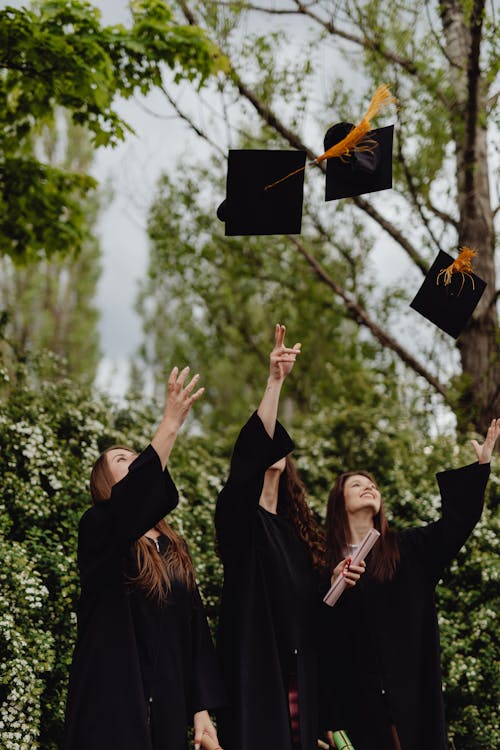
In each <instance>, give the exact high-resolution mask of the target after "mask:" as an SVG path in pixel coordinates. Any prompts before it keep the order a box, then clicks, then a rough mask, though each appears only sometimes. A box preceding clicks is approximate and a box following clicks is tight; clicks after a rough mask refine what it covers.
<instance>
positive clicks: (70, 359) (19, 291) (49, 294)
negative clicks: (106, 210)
mask: <svg viewBox="0 0 500 750" xmlns="http://www.w3.org/2000/svg"><path fill="white" fill-rule="evenodd" d="M35 149H36V151H37V152H38V153H40V152H42V153H43V157H44V161H45V162H46V163H47V164H50V165H51V167H54V168H56V169H64V170H66V171H72V172H87V171H88V170H89V169H90V166H91V163H92V161H93V157H94V149H93V148H92V145H91V143H90V138H89V135H88V133H87V132H86V131H85V129H84V128H82V127H81V126H79V125H74V124H73V123H72V121H71V120H70V119H69V118H68V117H67V115H66V114H65V112H64V111H61V112H60V113H59V117H57V118H56V121H55V122H54V124H53V125H52V126H45V127H44V129H43V130H42V132H41V134H40V136H39V137H38V138H37V139H36V141H35ZM101 203H102V196H100V195H99V194H98V193H97V192H94V193H92V194H91V195H89V196H87V197H86V198H84V199H83V200H82V205H81V209H82V216H83V220H84V222H85V235H86V238H85V240H84V241H83V243H82V247H81V249H80V252H79V253H77V254H75V253H71V254H69V255H59V254H55V255H53V256H52V257H51V258H41V259H40V260H37V261H36V260H33V261H32V262H31V263H30V264H29V265H28V266H27V267H26V266H19V265H16V264H15V263H14V261H13V260H12V258H11V257H10V256H8V255H6V256H3V257H0V308H1V309H2V314H3V329H2V332H1V335H2V339H3V344H2V345H1V351H2V356H3V362H4V366H9V369H10V372H11V375H12V376H13V377H14V375H15V371H16V365H17V362H18V360H20V359H23V360H31V361H32V360H33V359H36V357H37V356H38V355H40V354H41V353H43V352H44V351H46V350H47V351H50V352H53V353H54V354H55V355H57V356H59V357H60V358H64V360H65V361H66V363H67V364H66V372H65V373H63V372H60V373H58V375H57V377H64V376H72V377H75V378H82V377H83V378H87V379H93V378H94V377H95V373H96V368H97V364H98V359H99V339H98V330H97V320H98V311H97V309H96V306H95V293H96V285H97V281H98V279H99V274H100V247H99V242H98V240H97V239H96V236H95V225H96V222H97V217H98V213H99V210H100V208H101V206H100V204H101ZM82 226H83V224H82Z"/></svg>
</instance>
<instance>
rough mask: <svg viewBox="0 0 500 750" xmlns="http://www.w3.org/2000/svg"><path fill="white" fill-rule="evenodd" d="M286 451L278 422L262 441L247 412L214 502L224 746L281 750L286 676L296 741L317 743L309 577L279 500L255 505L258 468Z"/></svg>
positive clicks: (307, 746)
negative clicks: (274, 509) (294, 696)
mask: <svg viewBox="0 0 500 750" xmlns="http://www.w3.org/2000/svg"><path fill="white" fill-rule="evenodd" d="M292 449H293V442H292V440H291V438H290V437H289V436H288V434H287V433H286V432H285V430H284V429H283V427H282V426H281V425H280V424H279V423H277V424H276V430H275V435H274V438H273V439H271V438H270V437H269V435H268V434H267V432H266V430H265V428H264V426H263V424H262V422H261V420H260V418H259V417H258V415H257V414H253V416H252V417H251V418H250V420H249V421H248V422H247V424H246V425H245V426H244V427H243V429H242V430H241V432H240V435H239V437H238V440H237V442H236V445H235V448H234V452H233V456H232V460H231V470H230V475H229V479H228V481H227V483H226V485H225V487H224V489H223V490H222V492H221V493H220V495H219V498H218V500H217V507H216V514H215V524H216V531H217V542H218V547H219V552H220V554H221V557H222V561H223V564H224V585H223V591H222V601H221V610H220V622H219V629H218V637H217V650H218V654H219V656H220V660H221V664H222V668H223V674H224V678H225V683H226V687H227V689H228V695H229V706H228V708H227V709H224V710H223V711H220V712H218V714H217V719H218V734H219V739H220V740H221V744H222V746H223V748H224V750H250V749H251V750H255V748H259V750H290V748H291V747H292V739H291V732H290V716H289V706H288V687H289V684H290V675H296V680H297V684H298V696H299V701H298V702H299V721H300V748H301V750H313V748H315V747H316V742H317V736H318V735H317V679H318V676H317V653H316V641H317V638H316V634H315V632H314V629H315V626H316V625H317V620H316V614H317V613H318V611H319V605H318V601H320V599H319V588H318V583H317V581H316V578H315V575H314V573H313V569H312V564H311V562H310V558H309V554H308V552H307V550H306V548H305V546H304V545H303V544H302V543H301V541H300V540H299V539H298V537H297V535H296V534H295V530H294V527H293V525H292V524H291V522H290V521H289V520H287V519H286V518H285V517H283V516H281V515H279V510H280V505H279V502H278V515H275V514H273V513H270V512H268V511H266V510H265V509H264V508H262V507H261V506H259V498H260V494H261V491H262V486H263V481H264V473H265V471H266V469H267V468H268V467H269V466H271V465H272V464H273V463H275V462H276V461H277V460H278V459H280V458H282V457H283V456H285V455H287V454H288V453H290V451H291V450H292ZM292 684H293V680H292Z"/></svg>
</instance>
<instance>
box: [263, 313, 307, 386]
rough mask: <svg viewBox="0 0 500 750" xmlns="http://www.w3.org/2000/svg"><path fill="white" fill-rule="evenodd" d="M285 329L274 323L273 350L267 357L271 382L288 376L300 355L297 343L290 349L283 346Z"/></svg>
mask: <svg viewBox="0 0 500 750" xmlns="http://www.w3.org/2000/svg"><path fill="white" fill-rule="evenodd" d="M285 333H286V327H285V326H282V325H280V324H279V323H276V329H275V332H274V342H275V343H274V348H273V350H272V352H271V354H270V355H269V377H270V378H272V379H273V380H280V381H283V380H284V379H285V378H286V376H287V375H289V374H290V373H291V371H292V369H293V366H294V364H295V360H296V359H297V355H298V354H300V347H301V345H300V344H299V343H297V344H294V346H293V347H292V348H291V349H290V348H287V347H286V346H285Z"/></svg>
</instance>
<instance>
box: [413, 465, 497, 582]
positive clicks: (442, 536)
mask: <svg viewBox="0 0 500 750" xmlns="http://www.w3.org/2000/svg"><path fill="white" fill-rule="evenodd" d="M489 475H490V465H489V464H479V463H474V464H471V465H469V466H463V467H462V468H460V469H454V470H448V471H442V472H440V473H439V474H437V475H436V478H437V482H438V486H439V490H440V493H441V503H442V513H441V518H440V520H439V521H436V522H435V523H431V524H429V525H427V526H422V527H420V528H417V529H412V530H411V531H410V532H408V533H407V534H406V535H405V533H404V532H403V535H402V537H403V538H404V539H405V543H406V545H407V546H409V547H410V548H411V549H412V550H413V551H414V553H415V554H416V555H418V556H419V557H420V559H421V562H422V564H423V565H424V567H425V568H426V569H427V571H428V573H429V575H430V577H431V578H432V580H433V582H434V583H437V581H438V580H439V579H440V578H441V576H442V574H443V571H444V568H445V567H446V566H447V565H448V564H449V563H450V562H451V560H453V558H454V557H456V555H457V553H458V552H459V550H460V548H461V547H462V546H463V545H464V544H465V542H466V541H467V539H468V537H469V536H470V534H471V533H472V530H473V529H474V526H475V525H476V524H477V522H478V521H479V519H480V517H481V513H482V510H483V504H484V493H485V490H486V485H487V483H488V477H489Z"/></svg>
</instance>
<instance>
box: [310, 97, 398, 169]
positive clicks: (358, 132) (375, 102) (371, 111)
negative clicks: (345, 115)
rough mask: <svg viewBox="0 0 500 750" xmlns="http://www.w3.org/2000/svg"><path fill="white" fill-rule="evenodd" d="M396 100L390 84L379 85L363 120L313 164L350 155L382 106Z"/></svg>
mask: <svg viewBox="0 0 500 750" xmlns="http://www.w3.org/2000/svg"><path fill="white" fill-rule="evenodd" d="M396 101H397V99H396V98H395V97H394V96H392V94H391V91H390V89H389V86H388V85H387V84H386V83H383V84H382V85H381V86H379V87H378V89H377V90H376V91H375V93H374V95H373V98H372V100H371V102H370V106H369V107H368V109H367V111H366V114H365V116H364V117H363V119H362V120H361V122H360V123H358V124H357V125H355V126H354V127H353V129H352V130H351V132H350V133H348V134H347V135H346V137H345V138H343V139H342V140H341V141H339V142H338V143H334V145H333V146H331V148H329V149H328V150H327V151H325V153H324V154H321V156H318V157H317V158H316V159H315V160H314V162H313V164H319V163H320V162H322V161H324V160H325V159H331V158H333V157H335V156H348V155H349V154H350V153H351V151H353V150H354V148H355V147H356V146H357V145H358V144H359V143H360V142H361V141H362V140H363V138H364V136H365V135H366V134H367V133H368V132H369V130H370V129H371V120H372V119H373V118H374V117H375V115H377V114H378V113H379V111H380V110H381V109H382V107H386V106H387V105H388V104H392V103H393V102H396ZM365 150H369V149H367V148H366V146H365Z"/></svg>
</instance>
